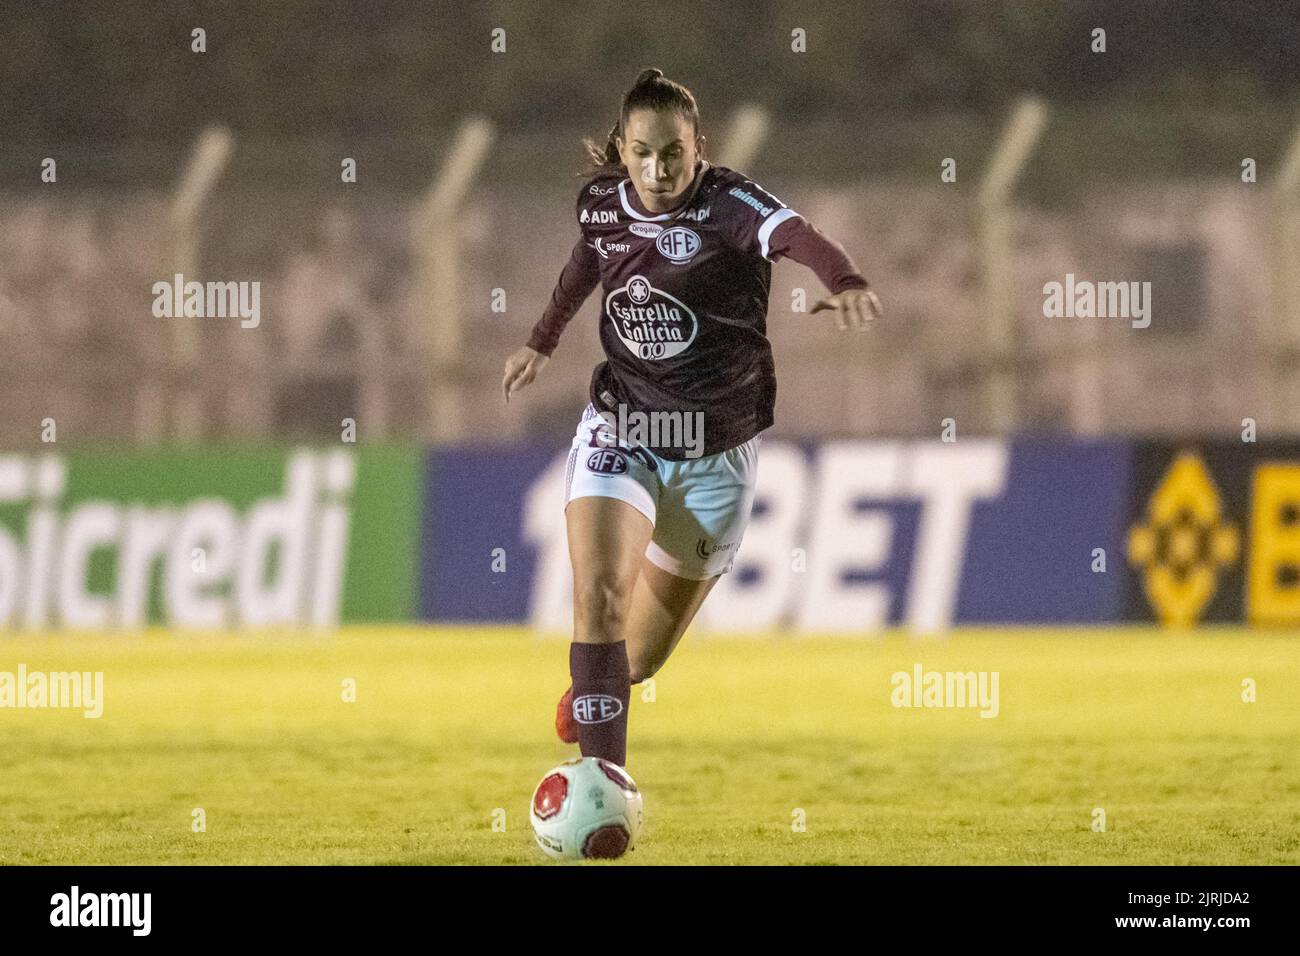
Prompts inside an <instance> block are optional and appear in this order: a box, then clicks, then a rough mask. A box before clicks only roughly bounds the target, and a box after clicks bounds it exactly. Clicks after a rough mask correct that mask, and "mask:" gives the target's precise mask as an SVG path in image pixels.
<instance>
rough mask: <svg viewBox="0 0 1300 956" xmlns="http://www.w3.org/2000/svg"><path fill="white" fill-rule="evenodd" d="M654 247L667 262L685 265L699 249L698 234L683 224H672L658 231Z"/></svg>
mask: <svg viewBox="0 0 1300 956" xmlns="http://www.w3.org/2000/svg"><path fill="white" fill-rule="evenodd" d="M655 248H656V249H658V250H659V252H660V254H661V255H662V256H663V257H664V258H665V259H667V260H668V261H669V262H672V263H676V264H677V265H679V266H681V265H685V264H686V263H688V262H690V261H691V260H692V259H694V258H695V253H697V252H699V251H700V237H699V234H698V233H696V232H694V231H692V230H690V229H687V228H686V227H685V226H673V227H672V228H671V229H665V230H664V231H663V232H661V233H659V238H658V239H656V240H655Z"/></svg>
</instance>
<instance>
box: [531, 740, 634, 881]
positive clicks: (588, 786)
mask: <svg viewBox="0 0 1300 956" xmlns="http://www.w3.org/2000/svg"><path fill="white" fill-rule="evenodd" d="M528 818H529V819H530V820H531V821H532V822H533V835H534V836H535V837H536V838H537V845H538V846H539V847H541V848H542V852H543V853H545V854H546V855H547V856H550V857H554V858H555V859H557V860H581V859H606V860H608V859H612V858H614V857H619V856H622V855H623V854H624V853H626V852H627V851H628V850H630V849H632V844H633V843H634V842H635V841H636V835H637V833H638V832H640V830H641V819H642V810H641V792H640V791H639V790H637V788H636V783H635V782H633V780H632V778H631V777H629V776H628V773H627V771H626V770H624V769H623V768H622V767H620V766H618V765H617V764H613V763H610V762H609V761H608V760H603V759H601V758H600V757H579V758H578V759H576V760H569V761H566V762H565V763H562V764H560V765H559V766H558V767H556V768H555V769H554V770H552V771H551V772H550V773H548V774H547V775H546V776H545V777H543V778H542V782H541V783H539V784H538V785H537V789H536V790H534V791H533V802H532V805H531V806H530V807H529V808H528Z"/></svg>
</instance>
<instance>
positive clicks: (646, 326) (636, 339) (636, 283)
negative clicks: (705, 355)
mask: <svg viewBox="0 0 1300 956" xmlns="http://www.w3.org/2000/svg"><path fill="white" fill-rule="evenodd" d="M605 312H606V313H607V314H608V315H609V320H610V321H611V322H613V323H614V330H615V331H616V332H617V333H618V337H619V338H620V339H622V340H623V344H624V345H626V346H627V349H628V351H629V352H631V353H632V354H633V355H635V356H636V357H637V358H641V359H651V360H657V359H665V358H671V357H672V356H674V355H678V354H680V353H682V352H685V351H686V350H687V349H688V348H690V345H691V343H692V342H694V341H695V333H696V331H697V330H698V328H699V323H698V322H697V321H696V319H695V313H694V312H692V311H691V310H690V309H689V308H687V307H686V303H684V302H682V301H681V300H680V299H677V298H674V297H673V296H671V295H669V294H668V293H667V292H663V291H661V290H659V289H656V288H655V287H654V286H652V285H651V284H650V280H649V279H647V278H646V277H645V276H639V275H638V276H632V278H630V279H628V280H627V285H625V286H623V287H622V288H620V289H615V290H614V291H613V292H611V293H610V294H609V295H608V297H606V299H605Z"/></svg>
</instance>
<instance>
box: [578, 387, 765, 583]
mask: <svg viewBox="0 0 1300 956" xmlns="http://www.w3.org/2000/svg"><path fill="white" fill-rule="evenodd" d="M598 435H599V437H597V436H598ZM613 439H614V429H613V428H612V427H611V426H610V424H609V423H608V422H607V421H606V420H605V419H604V418H602V417H601V415H600V413H599V412H597V411H596V409H595V408H594V407H593V406H591V405H588V406H587V411H586V413H585V414H584V415H583V417H582V421H581V422H579V423H578V432H577V434H576V435H574V437H573V447H572V449H571V450H570V452H569V463H568V469H567V470H566V472H565V503H566V504H567V503H568V502H570V501H572V500H573V499H575V498H590V497H600V498H617V499H618V500H619V501H626V502H627V503H628V504H630V505H631V506H632V507H633V508H635V509H636V510H637V511H639V512H641V513H642V514H643V515H645V516H646V517H647V518H648V519H649V520H650V523H651V524H652V525H654V536H653V538H651V540H650V544H649V545H648V546H647V547H646V552H645V556H646V557H647V558H649V559H650V561H651V563H653V564H654V565H656V566H657V567H660V568H662V569H663V570H665V571H667V572H668V573H669V574H675V575H677V576H678V577H680V578H689V579H691V580H693V581H707V580H708V579H709V578H711V577H714V576H715V575H719V574H724V573H726V572H727V571H730V570H731V566H732V564H733V563H734V562H735V560H736V552H737V551H738V550H739V549H740V539H741V538H742V537H744V534H745V527H746V526H747V525H748V524H749V511H750V508H751V507H752V505H753V504H754V484H755V482H756V480H757V478H758V447H759V444H760V443H761V441H762V438H761V436H759V435H755V436H754V437H753V438H751V439H750V440H749V441H747V442H745V443H744V444H741V445H737V446H736V447H735V448H729V449H727V450H726V451H722V452H718V454H716V455H704V456H701V457H700V458H691V459H687V460H685V461H669V460H667V459H665V458H660V457H659V456H658V455H656V454H655V453H654V452H652V451H650V450H649V449H647V448H644V447H641V446H639V445H635V446H634V445H629V444H628V443H627V442H626V441H621V440H620V441H619V442H618V444H617V447H615V445H614V441H613Z"/></svg>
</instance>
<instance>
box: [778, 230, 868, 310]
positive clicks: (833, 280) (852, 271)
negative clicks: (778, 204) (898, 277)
mask: <svg viewBox="0 0 1300 956" xmlns="http://www.w3.org/2000/svg"><path fill="white" fill-rule="evenodd" d="M769 251H770V252H771V255H772V258H773V260H774V261H775V259H777V258H778V257H789V258H791V259H793V260H794V261H795V262H798V263H800V264H801V265H805V266H807V267H808V268H809V269H811V270H812V271H813V272H815V273H817V278H819V279H821V280H822V284H823V285H825V286H826V288H827V289H829V290H830V292H831V294H832V295H833V294H835V293H838V292H844V291H846V290H848V289H865V288H867V287H868V283H867V280H866V279H865V278H863V276H862V273H861V271H859V269H858V267H857V266H856V265H855V264H854V262H853V260H852V259H851V258H849V254H848V253H847V252H845V251H844V247H843V246H842V245H840V244H839V243H838V242H836V241H835V240H834V239H832V238H830V237H829V236H826V235H824V234H823V233H822V231H821V230H820V229H818V228H817V227H816V226H814V225H813V224H812V223H810V222H809V221H808V220H806V219H804V218H803V217H802V216H796V217H795V218H794V219H789V220H786V221H785V222H784V223H782V224H781V226H780V228H779V229H774V230H773V231H772V237H771V241H770V242H769Z"/></svg>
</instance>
